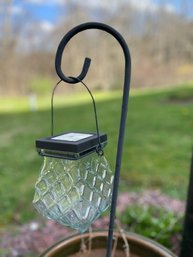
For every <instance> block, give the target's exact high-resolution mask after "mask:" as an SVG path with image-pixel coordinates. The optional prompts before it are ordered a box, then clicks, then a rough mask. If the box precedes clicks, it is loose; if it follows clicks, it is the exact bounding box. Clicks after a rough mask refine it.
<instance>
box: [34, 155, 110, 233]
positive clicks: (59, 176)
mask: <svg viewBox="0 0 193 257" xmlns="http://www.w3.org/2000/svg"><path fill="white" fill-rule="evenodd" d="M112 183H113V174H112V172H111V170H110V168H109V165H108V162H107V160H106V159H105V157H104V156H98V154H96V153H93V154H90V155H88V156H86V157H84V158H81V159H79V160H64V159H56V158H48V157H44V164H43V167H42V169H41V174H40V177H39V178H38V181H37V182H36V184H35V196H34V200H33V204H34V206H35V208H36V209H37V210H38V212H40V213H41V214H42V215H44V216H46V217H47V218H50V219H53V220H56V221H58V222H60V223H61V224H64V225H66V226H70V227H71V228H74V229H77V230H78V231H80V232H84V231H86V230H87V229H88V228H89V226H90V225H91V223H92V222H93V221H94V220H96V219H97V218H98V217H99V216H100V214H101V213H102V212H104V211H105V210H106V209H107V208H108V207H109V206H110V204H111V198H112Z"/></svg>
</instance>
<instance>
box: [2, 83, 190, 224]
mask: <svg viewBox="0 0 193 257" xmlns="http://www.w3.org/2000/svg"><path fill="white" fill-rule="evenodd" d="M94 95H95V97H96V103H97V110H98V116H99V127H100V131H101V132H106V133H107V134H108V145H107V146H106V150H105V155H106V157H107V159H108V160H109V162H110V165H111V167H112V170H114V165H115V156H116V147H117V138H118V128H119V120H120V109H121V92H108V93H100V94H94ZM57 99H58V101H57ZM62 100H63V103H64V104H63V105H62ZM23 101H24V100H23ZM4 102H5V103H6V104H7V105H8V100H6V99H4ZM10 102H11V104H12V106H17V108H16V109H15V108H14V110H11V109H9V110H7V109H6V108H5V107H4V109H1V112H0V124H1V125H0V142H1V143H0V226H2V227H3V226H5V225H7V224H12V223H23V222H26V221H27V220H29V219H32V218H35V217H37V213H36V211H35V209H34V208H33V206H32V204H31V202H32V199H33V194H34V183H35V181H36V179H37V177H38V176H39V171H40V166H41V164H42V158H41V157H40V156H38V154H37V153H36V149H35V139H37V138H40V137H45V136H49V135H50V108H49V98H47V105H46V104H45V103H46V100H45V99H44V100H42V105H41V101H40V106H39V109H38V111H35V112H30V111H29V110H28V107H27V105H26V103H25V104H23V102H22V101H21V99H20V100H17V99H15V100H10ZM24 102H25V101H24ZM19 106H20V107H19ZM22 106H23V107H22ZM22 110H23V111H22ZM70 130H73V131H82V132H94V131H95V121H94V115H93V107H92V103H91V100H90V98H89V96H88V95H87V97H86V96H85V95H82V94H78V95H76V96H73V95H71V96H65V95H64V96H59V97H57V96H56V108H55V134H58V133H62V132H64V131H70ZM192 141H193V85H182V86H181V87H177V88H172V89H166V90H161V91H156V90H154V91H151V90H149V91H138V92H137V93H133V94H131V96H130V102H129V111H128V121H127V127H126V134H125V142H124V151H123V161H122V169H121V181H120V190H122V191H133V190H134V191H136V190H144V189H159V190H161V191H162V192H164V193H166V194H168V195H170V196H173V197H176V198H181V199H185V197H186V190H187V183H188V178H189V169H190V159H191V151H192V145H193V142H192Z"/></svg>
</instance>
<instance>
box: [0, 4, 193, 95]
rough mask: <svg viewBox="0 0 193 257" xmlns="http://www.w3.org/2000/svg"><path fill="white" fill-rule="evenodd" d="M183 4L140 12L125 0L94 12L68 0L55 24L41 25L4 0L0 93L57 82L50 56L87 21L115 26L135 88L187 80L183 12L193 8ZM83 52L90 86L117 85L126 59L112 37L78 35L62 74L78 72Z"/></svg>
mask: <svg viewBox="0 0 193 257" xmlns="http://www.w3.org/2000/svg"><path fill="white" fill-rule="evenodd" d="M190 2H191V1H190ZM181 3H182V4H181V10H180V12H176V11H174V10H170V9H168V8H166V7H165V5H164V1H163V4H162V5H160V6H159V8H157V9H156V10H153V9H152V10H146V11H140V10H139V9H137V8H135V7H134V6H132V5H131V4H129V1H128V3H125V4H124V5H123V4H122V5H120V7H118V8H117V9H116V11H114V12H109V11H108V10H105V9H103V10H98V13H97V10H95V13H93V12H91V11H90V9H89V8H85V6H82V5H80V4H76V3H74V2H73V1H69V2H68V4H65V5H64V7H63V8H60V10H58V17H59V18H58V20H57V23H56V24H55V25H54V27H53V28H49V27H47V28H46V27H44V29H43V28H42V27H41V24H40V22H39V20H38V19H37V18H36V17H34V16H33V14H32V13H30V11H29V10H24V11H23V12H22V13H21V14H20V15H17V18H14V15H13V12H12V7H13V1H12V0H2V3H1V8H0V12H1V14H0V93H1V95H10V94H12V95H13V94H14V95H21V94H22V95H26V94H29V92H31V91H35V92H36V91H37V92H40V91H41V89H40V88H39V84H41V80H42V79H47V80H48V81H50V83H51V82H52V83H54V82H56V81H57V76H56V74H55V69H54V58H55V52H56V49H57V46H58V44H59V42H60V40H61V38H62V36H63V35H64V34H65V33H66V32H67V31H68V30H69V29H70V28H72V27H73V26H75V25H77V24H79V23H82V22H86V21H90V20H98V21H102V22H105V23H107V24H109V25H111V26H113V27H115V28H116V29H117V30H119V31H120V33H121V34H122V35H123V36H124V38H125V39H126V41H127V42H128V45H129V47H130V50H131V55H132V63H133V64H132V68H133V71H132V86H133V87H144V86H153V87H156V86H161V85H166V84H174V83H178V82H181V81H184V80H191V79H192V78H193V20H192V19H191V18H190V17H189V18H188V16H187V12H188V11H189V8H190V7H191V8H192V6H190V5H189V2H188V1H181ZM99 11H100V12H99ZM64 14H65V15H64ZM85 56H89V57H91V59H92V64H91V67H90V72H89V74H88V76H87V78H86V80H87V81H88V83H89V86H91V87H95V88H96V89H107V90H109V89H114V88H119V87H120V85H121V82H122V79H123V68H124V63H123V60H122V59H123V58H121V56H122V50H121V49H120V47H119V46H118V45H117V42H116V40H114V39H112V38H111V37H110V36H109V35H107V34H105V33H103V32H100V31H89V32H84V33H82V34H80V35H77V36H76V38H73V40H72V41H71V42H70V44H69V45H68V46H67V49H66V51H65V52H64V58H63V59H64V60H65V62H64V63H63V70H64V72H65V73H66V74H67V75H71V76H73V75H74V76H76V75H77V74H79V72H80V70H81V68H82V64H83V61H84V58H85ZM48 84H49V83H48ZM49 86H50V84H49Z"/></svg>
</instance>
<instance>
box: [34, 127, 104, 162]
mask: <svg viewBox="0 0 193 257" xmlns="http://www.w3.org/2000/svg"><path fill="white" fill-rule="evenodd" d="M99 140H100V145H101V146H102V148H103V147H104V146H105V145H106V143H107V135H106V134H104V133H103V134H99V136H98V134H97V133H82V132H67V133H64V134H60V135H56V136H52V137H46V138H41V139H37V140H36V148H37V151H38V153H39V154H40V155H43V156H48V157H53V158H63V159H80V158H81V157H83V156H85V155H87V154H89V153H91V152H94V151H96V150H97V148H98V146H99Z"/></svg>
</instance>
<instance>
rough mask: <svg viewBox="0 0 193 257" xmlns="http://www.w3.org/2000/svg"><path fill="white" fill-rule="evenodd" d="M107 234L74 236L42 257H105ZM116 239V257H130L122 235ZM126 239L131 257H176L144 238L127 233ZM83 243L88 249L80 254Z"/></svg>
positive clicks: (103, 232)
mask: <svg viewBox="0 0 193 257" xmlns="http://www.w3.org/2000/svg"><path fill="white" fill-rule="evenodd" d="M107 234H108V233H107V231H102V232H101V231H100V232H92V234H89V233H85V234H82V235H81V234H77V235H73V236H71V237H68V238H66V239H64V240H62V241H60V242H58V243H56V244H55V245H53V246H51V247H50V248H49V249H47V250H46V251H45V252H44V253H43V254H42V255H41V256H40V257H105V256H106V244H107ZM115 237H117V239H118V240H117V245H116V251H115V255H114V257H126V256H128V255H126V252H125V250H124V245H125V241H124V239H123V237H122V235H121V234H120V233H115ZM124 238H125V240H126V242H127V243H128V245H129V250H130V255H129V257H176V255H175V254H173V253H171V252H170V251H169V250H168V249H166V248H165V247H163V246H162V245H160V244H158V243H156V242H154V241H153V240H150V239H148V238H145V237H143V236H139V235H137V234H134V233H126V232H125V233H124ZM82 242H85V248H86V249H85V251H83V252H80V246H81V243H82ZM89 242H90V244H89ZM89 245H90V248H91V251H90V252H89V250H88V249H89Z"/></svg>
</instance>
